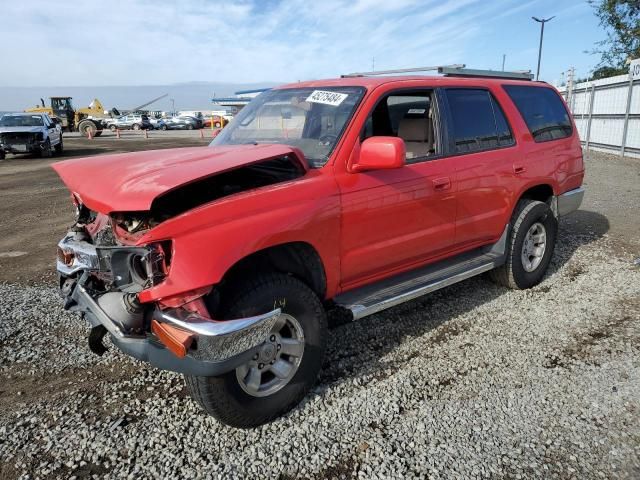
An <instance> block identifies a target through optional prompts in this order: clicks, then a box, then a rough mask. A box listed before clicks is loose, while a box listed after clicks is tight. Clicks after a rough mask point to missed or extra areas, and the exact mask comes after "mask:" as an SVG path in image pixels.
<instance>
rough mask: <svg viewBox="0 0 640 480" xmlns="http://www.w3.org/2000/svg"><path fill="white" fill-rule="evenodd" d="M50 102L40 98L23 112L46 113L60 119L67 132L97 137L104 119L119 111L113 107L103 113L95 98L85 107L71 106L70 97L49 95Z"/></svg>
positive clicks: (102, 126) (100, 104)
mask: <svg viewBox="0 0 640 480" xmlns="http://www.w3.org/2000/svg"><path fill="white" fill-rule="evenodd" d="M50 100H51V104H50V105H48V106H47V105H45V103H44V100H43V99H40V105H37V106H35V107H33V108H27V109H26V110H25V112H38V113H46V114H48V115H49V116H50V117H52V118H57V119H59V120H60V123H61V125H62V128H63V129H64V131H67V132H80V133H82V134H83V135H85V136H86V135H89V133H91V136H93V137H99V136H100V135H101V134H102V130H103V128H106V127H107V125H106V120H107V119H109V118H112V116H119V115H120V112H118V110H116V109H115V108H114V109H112V110H111V112H109V113H105V110H104V107H103V106H102V103H100V100H98V99H97V98H96V99H94V100H93V102H91V104H90V105H89V106H88V107H86V108H79V109H77V110H76V109H75V108H73V104H72V103H71V97H51V99H50Z"/></svg>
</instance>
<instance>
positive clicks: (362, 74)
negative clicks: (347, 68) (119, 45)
mask: <svg viewBox="0 0 640 480" xmlns="http://www.w3.org/2000/svg"><path fill="white" fill-rule="evenodd" d="M464 67H465V65H464V63H454V64H452V65H435V66H432V67H415V68H400V69H397V70H378V71H373V72H354V73H347V74H344V75H340V76H341V77H342V78H348V77H371V76H375V75H391V74H394V73H414V72H430V71H436V70H440V69H441V68H449V69H463V68H464Z"/></svg>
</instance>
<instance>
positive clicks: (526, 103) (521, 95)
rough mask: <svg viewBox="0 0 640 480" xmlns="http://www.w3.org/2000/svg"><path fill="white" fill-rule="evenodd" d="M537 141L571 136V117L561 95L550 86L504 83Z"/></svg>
mask: <svg viewBox="0 0 640 480" xmlns="http://www.w3.org/2000/svg"><path fill="white" fill-rule="evenodd" d="M503 88H504V89H505V91H506V92H507V94H508V95H509V97H511V100H513V103H515V105H516V108H517V109H518V111H519V112H520V115H522V118H523V119H524V121H525V123H526V124H527V127H528V128H529V132H531V135H533V139H534V141H536V142H547V141H550V140H558V139H560V138H566V137H569V136H571V133H572V132H573V128H572V126H571V118H570V117H569V113H568V112H567V109H566V108H565V107H564V104H563V103H562V100H560V96H559V95H558V94H557V93H556V92H555V90H552V89H550V88H544V87H529V86H520V85H503Z"/></svg>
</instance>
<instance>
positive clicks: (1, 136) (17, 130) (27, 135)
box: [0, 113, 64, 159]
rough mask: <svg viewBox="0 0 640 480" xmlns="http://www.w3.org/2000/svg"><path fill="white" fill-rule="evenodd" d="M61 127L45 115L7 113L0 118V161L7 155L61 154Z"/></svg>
mask: <svg viewBox="0 0 640 480" xmlns="http://www.w3.org/2000/svg"><path fill="white" fill-rule="evenodd" d="M63 148H64V147H63V140H62V127H61V125H60V123H59V122H57V121H55V120H53V119H52V118H51V117H49V115H47V114H46V113H8V114H5V115H3V116H2V117H1V118H0V159H4V158H5V155H6V154H7V153H38V154H39V155H40V156H42V157H50V156H51V155H52V153H53V152H54V151H55V153H62V149H63Z"/></svg>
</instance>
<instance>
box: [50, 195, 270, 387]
mask: <svg viewBox="0 0 640 480" xmlns="http://www.w3.org/2000/svg"><path fill="white" fill-rule="evenodd" d="M83 209H84V211H83ZM79 210H80V212H79V220H78V222H77V223H76V224H75V225H74V226H73V228H72V229H71V230H70V231H69V232H68V233H67V235H66V236H65V237H64V238H63V239H62V240H61V241H60V242H59V243H58V253H57V262H56V263H57V270H58V274H59V277H60V288H61V293H62V295H63V297H64V307H65V309H68V310H71V311H76V312H79V313H81V314H82V315H83V317H84V318H85V319H86V320H87V321H88V322H89V324H90V325H91V327H92V330H91V334H90V335H89V346H90V348H91V350H92V351H93V352H95V353H97V354H98V355H102V354H103V353H104V352H105V351H106V348H105V346H104V344H103V337H104V336H105V335H106V334H109V335H110V336H111V341H112V343H113V344H114V345H116V346H117V347H118V348H119V349H120V350H122V351H123V352H124V353H126V354H128V355H131V356H132V357H135V358H137V359H139V360H143V361H146V362H149V363H151V364H152V365H154V366H156V367H158V368H161V369H165V370H171V371H175V372H180V373H185V374H188V375H197V376H215V375H220V374H222V373H225V372H227V371H230V370H233V369H234V368H236V367H237V366H238V365H240V364H242V363H244V362H246V361H248V359H249V358H251V357H252V356H253V355H254V353H255V351H256V349H257V347H259V346H260V345H261V344H262V343H263V342H264V339H265V338H266V337H267V336H268V334H269V332H270V331H271V329H272V328H273V325H274V324H275V322H276V320H277V319H278V316H279V315H280V310H279V309H275V310H273V311H271V312H268V313H266V314H264V315H259V316H255V317H249V318H241V319H235V320H225V321H217V320H214V319H211V318H210V317H209V314H208V311H207V308H206V306H205V304H204V302H203V301H202V295H204V294H205V293H207V292H208V290H209V289H204V290H203V289H201V290H200V291H198V292H192V293H193V295H191V296H189V295H185V296H183V297H181V300H182V301H176V300H174V301H173V302H172V301H169V300H168V301H166V302H148V303H143V302H141V301H140V299H139V296H138V294H139V293H140V292H143V291H144V290H146V289H148V288H151V287H153V286H155V285H158V284H159V283H161V282H163V281H164V280H165V279H166V277H167V275H168V273H169V270H170V260H171V242H170V241H164V242H158V243H154V244H151V245H145V246H131V245H126V244H122V243H121V242H118V240H116V239H117V236H116V234H114V229H117V228H118V227H117V226H114V225H113V223H112V219H111V218H110V217H106V216H104V215H101V214H97V215H96V214H94V213H93V212H89V215H87V211H86V207H80V209H79ZM83 215H84V217H83ZM82 221H86V222H87V224H83V223H81V222H82ZM129 230H130V229H129Z"/></svg>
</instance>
